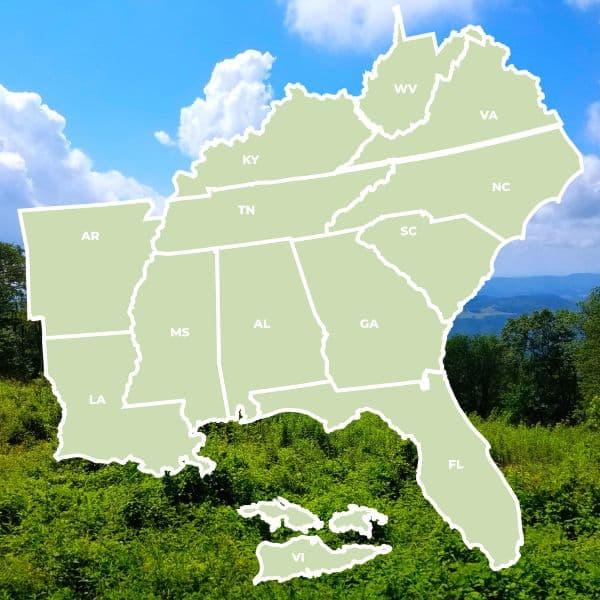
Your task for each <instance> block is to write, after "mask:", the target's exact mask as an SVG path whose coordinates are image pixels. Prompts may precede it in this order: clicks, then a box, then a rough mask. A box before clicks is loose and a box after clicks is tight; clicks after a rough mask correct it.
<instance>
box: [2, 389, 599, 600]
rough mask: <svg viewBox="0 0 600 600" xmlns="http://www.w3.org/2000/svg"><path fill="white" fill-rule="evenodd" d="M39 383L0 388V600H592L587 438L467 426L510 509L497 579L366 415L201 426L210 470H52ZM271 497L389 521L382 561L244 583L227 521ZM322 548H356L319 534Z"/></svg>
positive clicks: (58, 466)
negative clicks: (507, 488) (482, 441)
mask: <svg viewBox="0 0 600 600" xmlns="http://www.w3.org/2000/svg"><path fill="white" fill-rule="evenodd" d="M59 417H60V411H59V407H58V404H57V402H56V401H55V399H54V397H53V395H52V393H51V391H50V389H49V386H48V385H47V384H45V383H44V382H42V381H39V382H35V383H33V384H27V385H24V384H16V383H9V382H0V478H1V481H2V483H1V485H0V598H11V599H12V598H28V599H29V598H56V599H59V598H60V599H69V598H115V599H116V598H119V599H128V598H190V599H191V598H311V599H312V598H318V599H327V598H351V599H353V598H392V599H393V598H415V599H417V598H418V599H423V598H440V599H441V598H443V599H453V598H456V599H459V598H460V599H465V598H466V599H475V598H486V599H488V598H498V599H503V598H510V599H521V598H522V599H529V598H557V599H558V598H560V599H569V598H593V597H594V596H595V595H596V597H597V593H598V590H600V528H599V525H600V472H599V468H598V467H599V465H600V433H598V432H596V431H592V430H589V429H587V428H585V427H583V426H578V427H563V426H560V427H555V428H543V427H535V428H526V427H522V426H520V427H515V426H511V425H508V424H507V423H506V422H503V421H501V420H489V421H482V420H480V419H477V420H476V425H477V427H478V428H479V429H480V431H482V433H483V434H484V435H485V436H486V437H487V438H488V440H489V441H490V443H491V445H492V450H493V455H494V457H495V458H496V460H497V462H498V464H499V465H500V467H501V469H502V470H503V472H504V473H505V475H506V477H507V479H508V480H509V482H510V484H511V485H512V487H513V489H514V490H515V492H516V494H517V496H518V497H519V499H520V502H521V508H522V512H523V518H524V526H525V546H524V548H523V551H522V559H521V560H520V561H519V563H518V564H517V565H516V566H514V567H512V568H510V569H507V570H505V571H502V572H499V573H495V572H493V571H491V570H490V569H489V568H488V565H487V560H486V559H485V558H484V556H483V555H482V554H481V553H480V552H478V551H476V550H472V551H471V550H468V549H467V548H466V547H465V546H464V544H463V543H462V540H461V539H460V536H459V534H458V533H457V532H456V531H451V530H450V529H449V528H448V527H447V525H446V524H445V523H444V522H443V521H442V519H441V518H440V517H439V516H438V515H437V513H436V512H435V511H434V510H433V508H432V507H431V506H430V505H429V504H428V503H427V502H426V501H425V500H424V499H423V497H422V496H421V492H420V490H419V488H418V486H417V485H416V482H415V468H416V452H415V450H414V448H413V446H412V445H411V444H410V443H406V442H402V441H401V440H400V439H399V438H398V436H396V435H395V434H394V433H393V432H392V431H390V430H389V429H388V428H387V426H386V425H385V424H383V423H382V422H381V421H380V420H379V419H378V418H377V417H375V416H372V415H365V416H363V417H362V418H361V419H360V421H358V422H355V423H353V424H351V425H350V426H348V427H347V428H346V429H344V430H343V431H339V432H336V433H333V434H331V435H326V434H325V433H324V432H323V430H322V428H321V427H320V426H319V425H318V424H317V423H315V422H314V421H312V420H311V419H309V418H308V417H304V416H299V415H284V416H280V417H276V418H272V419H269V420H266V421H262V422H259V423H257V424H253V425H247V426H243V427H241V426H239V425H236V424H229V425H218V426H212V427H209V428H207V429H206V432H207V434H208V444H207V447H206V449H205V452H204V454H205V455H207V456H210V457H211V458H213V459H214V460H216V461H217V463H218V467H217V470H216V471H215V473H214V474H213V476H211V477H209V478H207V479H205V480H202V479H200V478H199V477H198V475H197V472H196V471H195V470H194V469H191V468H189V467H188V468H186V469H185V470H184V471H183V472H182V473H181V474H179V475H177V476H175V477H166V478H163V479H155V478H153V477H151V476H148V475H143V474H141V473H139V472H137V471H136V469H135V466H134V465H127V466H124V467H122V466H118V465H110V466H98V465H95V464H93V463H89V462H86V461H84V460H79V459H73V460H68V461H64V462H61V463H56V462H55V461H54V460H53V458H52V453H53V452H54V449H55V447H56V437H55V436H56V426H57V423H58V419H59ZM277 495H282V496H285V497H286V498H288V499H289V500H291V501H293V502H298V503H300V504H302V505H303V506H305V507H306V508H309V509H310V510H312V511H313V512H316V513H317V514H318V515H319V516H320V517H321V518H322V519H323V520H325V521H326V520H327V519H328V518H329V517H330V516H331V513H332V512H333V511H335V510H342V509H344V508H345V507H346V505H347V504H348V503H350V502H354V503H357V504H366V505H368V506H372V507H374V508H377V509H378V510H380V511H382V512H384V513H385V514H387V515H388V517H389V523H388V525H386V526H384V527H381V528H379V527H378V528H376V534H375V543H388V544H391V545H392V546H393V548H394V549H393V551H392V553H391V554H389V555H387V556H383V557H378V558H376V559H375V560H374V561H372V562H371V563H368V564H366V565H363V566H358V567H356V568H354V569H352V570H350V571H346V572H345V573H340V574H336V575H328V576H327V575H326V576H322V577H320V578H318V579H312V580H309V579H297V580H293V581H291V582H288V583H285V584H277V583H263V584H260V585H258V586H257V587H253V586H252V583H251V580H252V577H253V576H254V575H255V573H256V571H257V561H256V557H255V554H254V551H255V547H256V545H257V544H258V543H259V542H260V541H261V540H263V539H272V540H275V541H283V540H285V539H287V538H289V537H290V536H289V535H288V533H289V532H288V533H286V532H285V531H282V530H280V531H278V532H276V533H275V534H269V532H268V527H267V526H266V525H265V524H264V523H262V522H260V521H259V520H258V519H253V520H246V519H242V518H241V517H239V516H238V515H237V513H236V512H235V509H236V508H237V507H238V506H239V505H241V504H244V503H247V502H252V501H256V500H261V499H269V498H272V497H274V496H277ZM323 539H324V540H325V541H326V542H327V543H329V544H330V545H332V546H340V545H341V544H342V543H344V542H349V541H357V542H359V541H362V540H361V538H359V537H357V536H355V535H354V534H344V535H341V536H338V535H334V534H331V533H328V532H326V531H325V532H324V533H323Z"/></svg>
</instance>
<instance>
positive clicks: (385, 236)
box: [361, 215, 500, 319]
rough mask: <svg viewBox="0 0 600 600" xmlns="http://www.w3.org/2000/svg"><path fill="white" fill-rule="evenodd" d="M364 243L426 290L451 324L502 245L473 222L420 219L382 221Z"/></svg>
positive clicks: (372, 227)
mask: <svg viewBox="0 0 600 600" xmlns="http://www.w3.org/2000/svg"><path fill="white" fill-rule="evenodd" d="M361 239H362V240H363V241H364V242H365V243H367V244H369V245H372V246H373V248H374V249H375V250H378V251H379V252H380V253H381V255H382V256H383V258H385V259H386V260H387V261H389V262H390V263H391V264H393V265H395V266H396V267H398V269H400V271H402V272H404V273H407V274H409V275H410V277H411V278H412V280H413V281H414V282H415V283H416V284H417V285H419V286H421V287H422V288H424V289H426V290H427V293H428V294H429V297H430V298H431V301H432V302H433V303H434V304H435V305H436V306H438V307H439V308H440V310H441V311H442V314H443V315H444V317H445V318H446V319H447V318H449V317H451V316H452V315H453V314H454V313H455V312H456V311H457V309H458V305H459V303H460V302H462V301H463V300H464V299H465V298H468V297H469V296H470V295H471V294H472V293H473V291H474V290H475V288H476V287H477V286H478V284H479V283H480V281H481V278H482V277H483V274H484V273H487V272H488V271H489V270H490V267H491V265H490V261H491V258H492V255H493V254H494V251H495V250H496V248H497V247H498V246H499V244H500V242H499V240H497V239H496V238H494V237H493V236H491V235H489V234H488V233H486V232H485V231H483V230H482V229H480V228H479V227H477V226H476V225H473V223H471V222H470V221H467V220H464V219H461V220H456V221H445V222H442V223H434V224H430V223H429V219H428V218H427V217H422V216H419V215H412V216H406V217H395V218H394V217H392V218H389V219H384V220H382V221H379V222H377V223H376V224H375V225H373V226H371V227H369V228H368V229H366V230H365V231H364V233H363V234H362V235H361Z"/></svg>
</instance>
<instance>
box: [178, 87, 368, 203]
mask: <svg viewBox="0 0 600 600" xmlns="http://www.w3.org/2000/svg"><path fill="white" fill-rule="evenodd" d="M288 93H289V94H290V98H289V99H287V100H286V101H284V102H283V103H282V104H280V105H279V106H278V107H277V109H276V110H275V112H273V114H272V116H271V119H270V121H269V122H268V123H267V125H266V126H265V131H264V133H263V134H262V135H258V134H257V133H251V134H250V135H249V136H248V139H247V140H245V141H239V140H236V141H234V142H233V144H219V145H218V146H216V147H214V148H210V149H208V150H206V152H205V157H206V161H203V162H199V163H196V164H195V166H194V167H193V169H192V171H193V173H192V175H189V174H185V173H180V174H178V176H177V178H176V180H177V195H178V196H190V195H197V194H204V193H206V191H207V189H206V188H211V187H221V186H226V185H231V184H237V183H246V182H249V181H259V180H265V179H281V178H284V177H292V176H298V175H310V174H313V173H326V172H328V171H332V170H333V169H335V168H336V167H338V166H339V165H341V164H343V163H345V162H346V161H347V160H348V159H349V158H350V157H351V156H352V154H353V153H354V151H355V150H356V148H357V147H358V145H359V144H360V143H361V142H362V141H363V140H364V139H366V138H367V136H368V135H369V130H368V129H367V128H366V127H365V126H364V125H363V124H362V123H361V122H360V121H359V120H358V119H357V118H356V115H355V114H354V106H353V104H352V100H351V99H350V98H349V97H347V96H339V97H335V98H334V97H333V96H331V97H321V96H310V95H307V94H306V92H305V91H304V88H302V87H301V86H288ZM245 157H246V158H245ZM248 157H253V158H248ZM254 157H257V158H256V161H254Z"/></svg>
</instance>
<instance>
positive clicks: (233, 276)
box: [221, 242, 324, 415]
mask: <svg viewBox="0 0 600 600" xmlns="http://www.w3.org/2000/svg"><path fill="white" fill-rule="evenodd" d="M221 337H222V356H223V359H222V360H223V374H224V378H225V382H226V388H227V396H228V400H229V407H230V411H231V414H234V413H235V411H236V407H238V406H241V407H243V408H244V410H245V411H246V413H247V414H248V415H252V414H254V407H253V406H252V405H251V403H250V402H249V401H248V393H249V392H250V391H251V390H254V389H261V388H268V387H277V386H282V385H292V384H299V383H306V382H307V381H318V380H322V379H324V366H323V361H322V359H321V355H320V353H319V349H320V347H321V330H320V328H319V326H318V323H317V322H316V321H315V319H314V318H313V315H312V313H311V310H310V305H309V303H308V299H307V296H306V293H305V291H304V288H303V286H302V281H301V279H300V275H299V273H298V269H297V267H296V264H295V262H294V257H293V255H292V251H291V247H290V244H288V243H286V242H283V243H279V244H270V245H266V246H256V247H251V248H239V249H237V248H236V249H235V250H225V251H223V252H221Z"/></svg>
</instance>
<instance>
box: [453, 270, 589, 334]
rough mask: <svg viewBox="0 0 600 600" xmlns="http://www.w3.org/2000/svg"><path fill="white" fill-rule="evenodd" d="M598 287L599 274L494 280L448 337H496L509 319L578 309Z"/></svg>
mask: <svg viewBox="0 0 600 600" xmlns="http://www.w3.org/2000/svg"><path fill="white" fill-rule="evenodd" d="M597 286H600V273H574V274H572V275H539V276H535V277H494V278H492V279H491V280H490V281H488V282H487V283H486V284H485V286H484V287H483V288H482V289H481V291H480V292H479V294H477V296H475V298H473V299H472V300H471V301H470V302H469V303H468V304H467V305H466V306H465V308H464V310H463V312H462V313H461V314H460V315H459V316H458V318H457V319H456V322H455V324H454V327H453V329H452V332H451V334H450V335H457V334H488V333H492V334H498V333H500V331H501V329H502V327H503V326H504V324H505V323H506V321H507V320H508V319H511V318H514V317H518V316H519V315H522V314H526V313H530V312H533V311H536V310H541V309H542V308H549V309H550V310H552V311H555V310H558V309H561V308H566V309H569V310H577V303H578V302H579V301H581V300H583V299H584V298H585V297H586V296H587V295H588V294H589V293H590V292H591V290H592V289H593V288H595V287H597Z"/></svg>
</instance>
